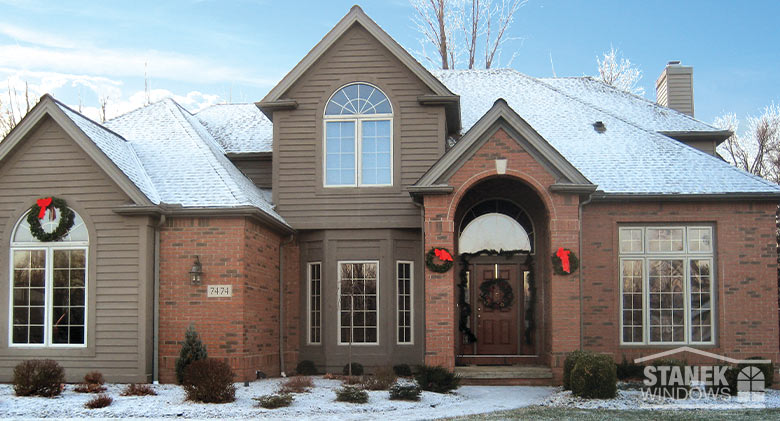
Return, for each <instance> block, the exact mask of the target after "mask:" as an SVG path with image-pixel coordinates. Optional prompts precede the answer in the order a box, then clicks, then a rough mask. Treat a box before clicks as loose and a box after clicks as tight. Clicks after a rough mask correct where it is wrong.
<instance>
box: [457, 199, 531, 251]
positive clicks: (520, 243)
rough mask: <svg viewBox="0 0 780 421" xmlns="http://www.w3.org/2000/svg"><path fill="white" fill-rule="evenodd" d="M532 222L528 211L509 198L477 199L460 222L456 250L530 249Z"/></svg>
mask: <svg viewBox="0 0 780 421" xmlns="http://www.w3.org/2000/svg"><path fill="white" fill-rule="evenodd" d="M534 243H535V241H534V226H533V223H532V222H531V218H530V217H529V216H528V214H527V213H526V212H525V210H523V208H521V207H520V206H518V205H517V204H515V203H514V202H511V201H509V200H503V199H490V200H485V201H483V202H480V203H477V204H476V205H474V206H473V207H472V208H471V209H469V210H468V212H466V214H465V215H464V216H463V220H462V221H461V223H460V239H459V246H458V252H459V253H474V252H477V251H481V250H502V249H503V250H527V251H530V252H532V253H533V252H534V249H535V247H534V245H535V244H534Z"/></svg>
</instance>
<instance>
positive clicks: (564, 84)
mask: <svg viewBox="0 0 780 421" xmlns="http://www.w3.org/2000/svg"><path fill="white" fill-rule="evenodd" d="M537 80H538V81H541V82H543V83H546V84H548V85H550V86H552V87H553V88H555V89H556V90H558V91H560V92H562V93H564V94H566V95H569V96H573V97H576V98H577V99H579V100H580V101H582V102H585V103H587V104H589V105H591V106H593V107H595V108H599V109H602V110H604V111H607V112H609V113H610V114H614V115H619V116H621V117H623V118H625V119H626V120H629V121H630V122H632V123H634V124H636V125H638V126H640V127H642V128H645V129H648V130H653V131H659V132H661V131H663V132H670V131H681V132H682V131H701V132H708V131H719V129H717V128H715V127H712V126H710V125H709V124H706V123H704V122H701V121H699V120H696V119H695V118H693V117H691V116H689V115H687V114H683V113H681V112H679V111H676V110H673V109H671V108H666V107H662V106H660V105H658V104H656V103H655V102H652V101H648V100H647V99H645V98H642V97H640V96H638V95H634V94H631V93H628V92H624V91H621V90H619V89H615V88H613V87H612V86H609V85H607V84H605V83H602V82H600V81H598V80H596V79H594V78H592V77H590V76H583V77H559V78H540V79H537Z"/></svg>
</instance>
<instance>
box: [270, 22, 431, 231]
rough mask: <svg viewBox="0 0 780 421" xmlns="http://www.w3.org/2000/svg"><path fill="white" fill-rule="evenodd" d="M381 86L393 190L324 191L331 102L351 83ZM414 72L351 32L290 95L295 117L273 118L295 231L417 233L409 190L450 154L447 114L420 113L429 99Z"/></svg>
mask: <svg viewBox="0 0 780 421" xmlns="http://www.w3.org/2000/svg"><path fill="white" fill-rule="evenodd" d="M357 81H362V82H368V83H371V84H374V85H376V86H377V87H379V88H380V89H382V91H383V92H384V93H385V94H387V96H388V97H389V99H390V101H391V103H392V105H393V111H394V119H393V168H394V169H393V182H394V184H393V186H392V187H361V188H325V187H323V185H322V184H323V183H322V172H323V171H322V167H323V162H322V155H323V139H322V136H323V133H322V132H323V127H322V114H323V110H324V107H325V102H326V101H327V100H328V98H329V97H330V95H331V94H332V93H333V92H335V91H336V90H337V89H338V88H340V87H341V86H343V85H345V84H347V83H351V82H357ZM430 93H431V91H430V89H429V88H427V87H426V86H425V85H424V84H423V83H422V82H421V81H420V80H419V79H418V78H417V77H416V76H414V75H413V74H412V72H411V71H410V70H409V69H408V68H407V67H406V66H404V65H403V64H402V63H400V62H399V61H398V60H397V59H396V58H395V57H394V56H393V55H392V54H391V53H390V52H389V51H388V50H387V49H385V48H384V47H383V46H382V45H381V44H380V43H379V42H378V41H376V39H374V38H373V37H372V36H371V35H370V34H369V33H368V32H367V31H366V30H365V29H363V28H362V27H361V26H360V25H358V24H355V25H354V26H353V27H352V28H350V29H349V30H347V31H346V32H345V33H344V35H343V36H342V37H341V38H340V39H339V40H338V41H336V42H335V43H334V45H333V46H332V47H331V48H330V49H329V50H328V51H327V52H326V53H325V54H323V55H322V56H321V57H320V59H319V60H318V61H317V62H316V63H315V64H314V65H313V66H312V67H311V68H310V69H309V70H308V71H307V72H306V73H304V75H303V76H302V77H301V78H300V79H299V80H298V81H297V82H296V83H295V84H294V85H293V86H292V87H291V88H290V90H289V91H288V92H287V93H286V94H285V95H284V97H285V98H288V99H293V100H295V101H297V102H298V108H297V109H295V110H292V111H277V112H275V113H274V116H273V118H274V163H273V169H274V171H273V177H274V186H273V195H274V202H275V203H276V204H277V210H278V211H279V212H280V213H281V215H282V216H283V217H284V218H285V219H286V220H287V221H288V222H289V223H290V224H291V225H292V226H293V227H295V228H298V229H323V228H382V227H396V228H418V227H419V226H420V211H419V208H417V207H416V206H415V205H414V204H413V203H412V200H411V198H410V197H409V194H408V192H406V191H405V187H407V186H409V185H412V184H414V183H415V182H416V181H417V180H418V179H419V178H420V177H421V176H422V175H423V174H424V173H425V171H426V170H427V169H428V168H430V166H431V165H432V164H433V163H434V162H435V161H436V160H437V159H438V158H439V157H440V156H441V155H442V154H443V153H444V138H445V134H444V121H445V117H444V109H443V108H442V107H424V106H421V105H420V104H419V103H418V101H417V97H418V96H419V95H423V94H430Z"/></svg>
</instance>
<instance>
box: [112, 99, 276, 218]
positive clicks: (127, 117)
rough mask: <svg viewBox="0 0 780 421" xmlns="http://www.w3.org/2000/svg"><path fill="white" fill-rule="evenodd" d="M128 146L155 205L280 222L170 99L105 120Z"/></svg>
mask: <svg viewBox="0 0 780 421" xmlns="http://www.w3.org/2000/svg"><path fill="white" fill-rule="evenodd" d="M105 126H106V127H107V128H109V129H110V130H112V131H114V132H116V133H118V134H120V135H121V136H122V137H124V138H125V139H127V140H128V142H129V144H130V145H131V147H132V149H133V150H134V151H135V153H136V154H137V156H138V158H139V160H140V162H141V163H142V165H143V168H144V170H145V171H146V173H147V174H148V175H149V178H150V179H151V180H152V182H153V183H154V185H155V187H156V189H157V192H158V193H159V197H160V202H162V203H166V204H178V205H181V206H184V207H214V208H225V207H240V206H253V207H256V208H258V209H260V210H262V211H264V212H265V213H267V214H268V215H270V216H272V217H273V218H275V219H277V220H278V221H280V222H284V219H282V217H281V216H279V214H277V213H276V211H274V209H273V206H272V205H271V203H270V202H269V201H268V200H267V194H265V193H264V192H263V191H262V190H261V189H259V188H258V187H256V186H255V185H254V183H252V181H251V180H249V179H248V178H246V176H245V175H244V174H243V173H241V171H240V170H239V169H238V168H236V166H235V165H233V164H232V163H231V162H230V160H229V159H227V158H226V157H225V150H224V149H223V148H222V146H221V145H220V144H219V143H217V141H216V140H215V139H214V138H213V137H212V136H211V134H210V133H209V132H208V131H207V130H206V129H205V128H204V127H203V125H202V124H201V123H200V122H199V121H198V119H197V118H195V117H194V116H193V115H192V114H190V113H189V112H188V111H187V110H185V109H183V108H182V107H181V106H180V105H179V104H177V103H176V102H174V101H173V100H171V99H165V100H162V101H160V102H157V103H154V104H151V105H148V106H146V107H143V108H139V109H137V110H135V111H132V112H130V113H127V114H124V115H122V116H119V117H117V118H115V119H112V120H109V121H107V122H106V123H105Z"/></svg>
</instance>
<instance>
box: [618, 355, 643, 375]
mask: <svg viewBox="0 0 780 421" xmlns="http://www.w3.org/2000/svg"><path fill="white" fill-rule="evenodd" d="M644 373H645V366H644V364H636V363H634V362H633V361H627V360H626V356H625V355H624V356H623V361H621V362H620V364H618V365H617V378H618V379H619V380H628V379H643V378H644V375H645V374H644Z"/></svg>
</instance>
